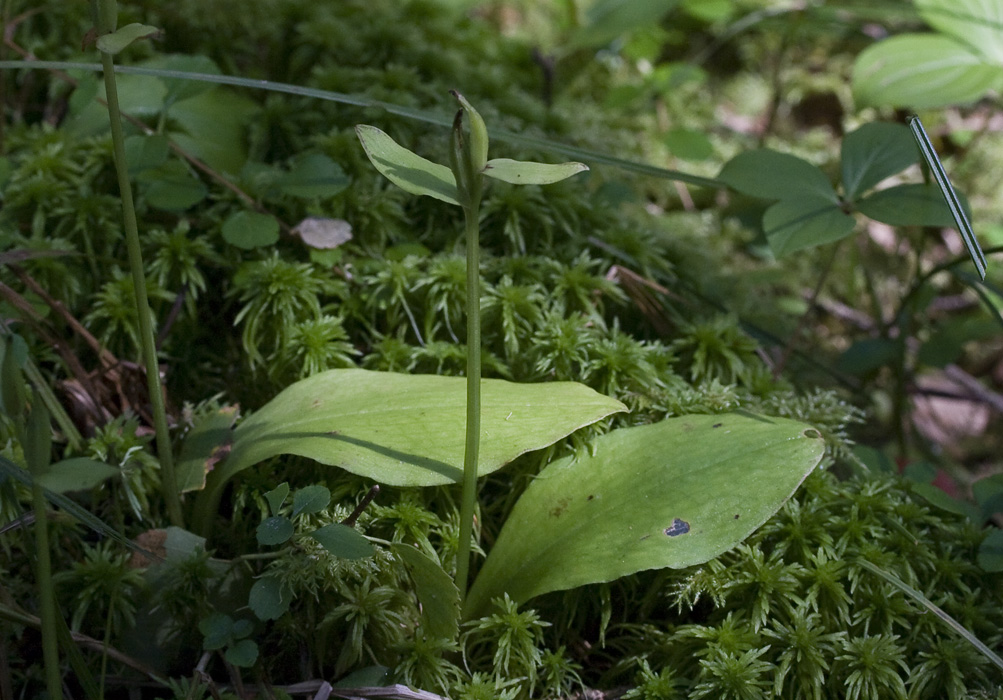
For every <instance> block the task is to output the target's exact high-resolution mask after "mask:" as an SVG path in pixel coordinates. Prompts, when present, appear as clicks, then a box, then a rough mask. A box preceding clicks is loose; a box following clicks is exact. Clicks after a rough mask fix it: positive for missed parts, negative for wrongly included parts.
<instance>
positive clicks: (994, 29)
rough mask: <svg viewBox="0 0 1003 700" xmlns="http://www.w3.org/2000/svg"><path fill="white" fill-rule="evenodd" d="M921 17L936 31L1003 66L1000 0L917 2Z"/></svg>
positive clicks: (1002, 18)
mask: <svg viewBox="0 0 1003 700" xmlns="http://www.w3.org/2000/svg"><path fill="white" fill-rule="evenodd" d="M916 9H917V10H918V11H919V16H920V17H922V18H923V19H924V20H925V21H926V23H927V24H929V25H930V26H931V27H933V28H934V29H936V30H938V31H940V32H943V33H944V34H947V35H949V36H952V37H954V38H955V39H957V40H958V41H960V42H962V43H964V44H967V45H968V46H971V47H972V49H974V50H975V51H976V52H978V53H980V54H982V55H983V56H985V57H986V58H987V59H989V60H990V61H993V62H995V63H999V64H1003V3H1000V2H998V0H916Z"/></svg>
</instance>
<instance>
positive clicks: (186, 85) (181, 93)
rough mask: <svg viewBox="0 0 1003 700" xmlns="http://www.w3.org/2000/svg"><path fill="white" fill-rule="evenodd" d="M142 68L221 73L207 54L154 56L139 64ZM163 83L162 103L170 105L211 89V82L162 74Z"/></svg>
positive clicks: (207, 73) (208, 73)
mask: <svg viewBox="0 0 1003 700" xmlns="http://www.w3.org/2000/svg"><path fill="white" fill-rule="evenodd" d="M140 65H141V66H142V67H143V68H149V69H153V70H163V71H183V72H190V73H200V74H202V75H222V74H223V71H221V70H220V69H219V66H217V65H216V62H215V61H213V60H212V59H211V58H209V57H208V56H192V55H189V54H181V53H178V54H169V55H160V56H154V57H152V58H150V59H147V60H146V61H143V62H142V63H141V64H140ZM160 79H161V80H163V82H164V85H166V86H167V95H166V96H165V97H164V104H166V105H168V106H170V105H173V104H174V103H175V102H178V101H179V100H186V99H188V98H189V97H195V96H196V95H201V94H202V93H203V92H208V91H209V90H212V89H213V84H212V83H208V82H205V81H204V80H190V79H187V78H169V77H167V76H163V77H161V78H160Z"/></svg>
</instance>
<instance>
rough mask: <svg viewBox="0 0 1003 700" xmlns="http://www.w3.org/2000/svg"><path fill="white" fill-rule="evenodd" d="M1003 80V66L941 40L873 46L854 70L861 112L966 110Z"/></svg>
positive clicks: (911, 37)
mask: <svg viewBox="0 0 1003 700" xmlns="http://www.w3.org/2000/svg"><path fill="white" fill-rule="evenodd" d="M1001 80H1003V66H999V65H993V64H991V63H987V62H986V61H985V60H984V59H983V58H981V57H980V56H979V55H978V54H976V53H974V52H973V51H972V50H971V49H969V48H968V47H967V46H965V45H963V44H960V43H958V42H957V41H955V40H954V39H951V38H949V37H946V36H941V35H939V34H901V35H899V36H893V37H891V38H890V39H884V40H883V41H880V42H878V43H877V44H874V45H873V46H869V47H868V48H866V49H864V51H863V52H861V54H860V55H859V56H858V57H857V61H856V63H855V64H854V66H853V94H854V96H855V99H856V101H857V105H858V106H859V107H868V106H884V105H889V106H892V107H908V108H911V109H936V108H939V107H947V106H949V105H956V104H967V103H969V102H974V101H975V100H977V99H979V98H980V97H982V96H983V95H984V94H985V93H986V92H987V91H989V90H990V89H992V88H994V87H997V86H999V85H1000V83H1001Z"/></svg>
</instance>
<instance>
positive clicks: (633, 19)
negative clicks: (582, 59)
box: [570, 0, 678, 49]
mask: <svg viewBox="0 0 1003 700" xmlns="http://www.w3.org/2000/svg"><path fill="white" fill-rule="evenodd" d="M677 2H678V0H644V2H638V1H637V0H596V1H595V2H593V3H592V4H591V7H589V9H588V11H587V12H586V16H585V20H586V21H585V24H584V26H583V27H581V29H579V30H578V31H577V32H575V33H574V34H573V35H572V37H571V42H570V47H571V48H576V49H578V48H586V47H598V46H602V45H604V44H608V43H609V42H611V41H612V40H613V39H616V38H617V37H619V36H620V35H621V34H626V33H628V32H631V31H634V30H636V29H641V28H645V27H649V26H651V25H652V24H657V23H658V21H659V20H660V19H661V18H662V17H663V16H664V15H665V14H666V13H668V11H669V10H671V9H672V8H674V7H675V6H676V4H677Z"/></svg>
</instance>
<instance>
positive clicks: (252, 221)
mask: <svg viewBox="0 0 1003 700" xmlns="http://www.w3.org/2000/svg"><path fill="white" fill-rule="evenodd" d="M222 232H223V239H224V240H225V241H226V242H227V243H229V244H230V245H234V246H237V247H238V248H243V249H244V250H253V249H255V248H262V247H264V246H271V245H275V244H276V243H277V242H278V240H279V222H278V221H276V220H275V217H274V216H270V215H268V214H259V213H258V212H256V211H247V210H246V209H242V210H240V211H238V212H234V213H233V214H230V216H228V217H227V218H226V221H224V222H223V229H222Z"/></svg>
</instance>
